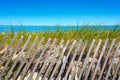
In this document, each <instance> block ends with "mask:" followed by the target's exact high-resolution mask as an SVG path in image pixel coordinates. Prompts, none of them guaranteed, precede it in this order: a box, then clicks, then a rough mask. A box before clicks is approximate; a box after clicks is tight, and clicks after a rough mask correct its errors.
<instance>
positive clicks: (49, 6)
mask: <svg viewBox="0 0 120 80" xmlns="http://www.w3.org/2000/svg"><path fill="white" fill-rule="evenodd" d="M88 22H89V23H90V24H103V25H114V24H119V23H120V0H0V25H9V24H11V23H12V24H13V25H19V24H20V23H22V24H23V25H56V24H58V25H59V24H60V25H76V24H77V23H79V24H86V23H88Z"/></svg>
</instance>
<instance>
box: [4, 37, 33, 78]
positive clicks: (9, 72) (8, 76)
mask: <svg viewBox="0 0 120 80" xmlns="http://www.w3.org/2000/svg"><path fill="white" fill-rule="evenodd" d="M30 38H31V36H29V37H28V39H27V41H26V42H25V44H24V46H23V48H22V50H21V51H20V53H19V54H18V56H17V58H16V60H15V62H14V64H13V66H12V67H11V69H10V70H9V71H8V74H7V76H6V77H5V80H8V79H9V78H10V76H11V74H12V70H13V69H14V67H15V66H16V64H17V62H18V60H19V59H20V57H21V55H22V53H23V51H24V50H25V48H26V46H27V44H28V42H29V40H30Z"/></svg>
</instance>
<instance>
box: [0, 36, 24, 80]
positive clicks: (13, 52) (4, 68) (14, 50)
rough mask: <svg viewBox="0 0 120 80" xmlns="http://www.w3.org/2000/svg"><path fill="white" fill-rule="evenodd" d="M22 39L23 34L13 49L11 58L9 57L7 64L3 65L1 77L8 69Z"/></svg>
mask: <svg viewBox="0 0 120 80" xmlns="http://www.w3.org/2000/svg"><path fill="white" fill-rule="evenodd" d="M22 40H23V36H21V38H20V39H19V41H18V43H17V45H16V46H15V47H14V49H13V51H12V52H11V53H12V54H11V56H10V58H9V59H8V61H7V63H6V64H5V66H4V67H3V69H2V71H1V73H0V78H1V77H2V75H3V73H4V71H5V70H6V68H7V66H8V64H9V63H10V61H11V60H12V57H13V56H14V54H15V52H16V50H17V49H18V47H19V45H20V43H21V42H22Z"/></svg>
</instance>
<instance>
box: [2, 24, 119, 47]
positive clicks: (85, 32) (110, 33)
mask: <svg viewBox="0 0 120 80" xmlns="http://www.w3.org/2000/svg"><path fill="white" fill-rule="evenodd" d="M14 33H17V38H16V39H15V41H14V43H13V45H15V44H16V43H17V42H18V40H19V39H20V37H21V35H22V36H24V38H23V42H22V43H23V44H24V43H25V41H26V40H27V38H28V36H29V35H31V36H32V37H31V39H30V41H29V44H28V46H29V45H31V43H32V42H33V40H34V38H35V37H36V36H38V41H37V42H39V40H40V39H41V38H42V37H44V38H45V40H44V43H46V41H47V40H48V38H52V40H53V39H54V38H56V39H57V44H59V42H60V41H61V40H62V39H63V40H64V42H66V41H67V40H70V42H71V43H72V42H73V40H76V41H79V40H80V39H82V41H83V42H85V41H86V40H88V41H89V43H88V44H90V43H91V42H92V40H93V39H95V40H96V43H97V42H98V40H99V39H102V41H103V43H104V41H105V40H106V39H107V38H109V43H111V41H112V40H113V39H116V41H117V42H118V41H119V40H120V29H118V26H116V27H115V28H114V29H102V30H101V29H100V28H99V27H97V28H96V27H94V26H83V27H79V26H78V28H77V29H74V28H73V27H71V28H69V29H68V30H62V29H61V28H60V27H57V28H56V30H55V31H50V30H49V29H48V31H45V32H27V31H25V30H23V31H20V32H14V31H12V32H9V36H8V38H7V40H6V41H5V44H4V46H5V45H8V44H9V42H10V41H11V38H12V37H13V35H14ZM4 35H5V33H0V43H1V41H2V40H3V38H4ZM23 44H21V45H23Z"/></svg>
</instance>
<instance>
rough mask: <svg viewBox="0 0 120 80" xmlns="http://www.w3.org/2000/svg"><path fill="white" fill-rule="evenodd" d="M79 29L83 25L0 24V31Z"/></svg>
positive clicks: (106, 27)
mask: <svg viewBox="0 0 120 80" xmlns="http://www.w3.org/2000/svg"><path fill="white" fill-rule="evenodd" d="M78 28H79V29H80V28H84V26H16V25H15V26H13V25H0V32H11V31H14V32H20V31H26V32H44V31H57V30H60V29H61V30H65V31H66V30H68V29H78ZM89 28H95V29H98V28H99V29H100V30H104V29H112V30H114V29H115V28H116V26H115V25H109V26H108V25H102V26H89ZM117 29H120V25H119V26H117Z"/></svg>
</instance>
